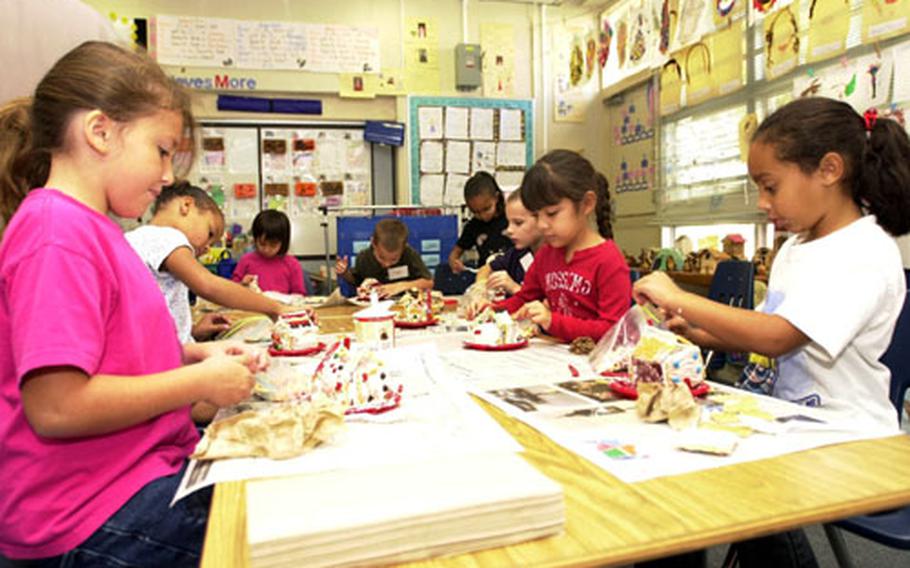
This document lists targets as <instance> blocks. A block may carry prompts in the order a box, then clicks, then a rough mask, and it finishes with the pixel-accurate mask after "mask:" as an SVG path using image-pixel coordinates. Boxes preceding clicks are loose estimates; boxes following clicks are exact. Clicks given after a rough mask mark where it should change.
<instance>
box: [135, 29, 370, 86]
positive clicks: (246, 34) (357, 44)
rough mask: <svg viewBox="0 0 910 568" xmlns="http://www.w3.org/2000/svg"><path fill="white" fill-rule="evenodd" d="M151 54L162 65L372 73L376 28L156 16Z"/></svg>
mask: <svg viewBox="0 0 910 568" xmlns="http://www.w3.org/2000/svg"><path fill="white" fill-rule="evenodd" d="M155 29H156V32H157V33H156V34H154V35H153V36H152V37H154V44H153V46H152V52H153V53H154V54H155V57H156V59H157V61H158V63H160V64H163V65H180V66H197V67H214V68H217V69H228V68H233V69H284V70H294V71H311V72H315V73H378V72H379V70H380V59H379V47H380V46H379V28H378V27H363V26H347V25H336V24H306V23H302V22H277V21H274V22H266V21H252V20H233V19H227V18H201V17H193V16H168V15H161V16H158V17H157V18H156V19H155Z"/></svg>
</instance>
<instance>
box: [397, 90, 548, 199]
mask: <svg viewBox="0 0 910 568" xmlns="http://www.w3.org/2000/svg"><path fill="white" fill-rule="evenodd" d="M428 106H438V107H446V106H457V107H466V108H489V109H506V110H508V109H517V110H520V111H522V114H523V118H524V143H525V165H526V167H531V164H532V163H533V162H534V101H532V100H529V99H477V98H466V97H408V132H409V143H408V160H409V161H410V168H411V204H412V205H416V204H418V203H420V159H419V155H420V123H419V119H418V112H419V109H420V107H428ZM430 205H435V204H430Z"/></svg>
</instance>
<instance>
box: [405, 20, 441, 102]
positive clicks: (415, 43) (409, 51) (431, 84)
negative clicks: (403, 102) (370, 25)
mask: <svg viewBox="0 0 910 568" xmlns="http://www.w3.org/2000/svg"><path fill="white" fill-rule="evenodd" d="M404 62H405V76H406V79H405V80H406V81H407V84H408V89H409V90H410V92H413V93H421V94H427V95H433V94H436V93H438V92H439V88H440V87H439V85H440V83H439V28H438V27H437V23H436V20H435V19H434V18H424V17H411V18H408V20H407V28H406V30H405V36H404Z"/></svg>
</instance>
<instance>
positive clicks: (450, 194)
mask: <svg viewBox="0 0 910 568" xmlns="http://www.w3.org/2000/svg"><path fill="white" fill-rule="evenodd" d="M467 181H468V176H466V175H463V174H447V175H446V193H445V198H444V203H445V204H446V205H461V204H462V203H464V184H465V183H467Z"/></svg>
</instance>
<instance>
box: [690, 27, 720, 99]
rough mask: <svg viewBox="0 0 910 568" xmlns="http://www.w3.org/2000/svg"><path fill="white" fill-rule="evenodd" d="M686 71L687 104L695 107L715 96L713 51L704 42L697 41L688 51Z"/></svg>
mask: <svg viewBox="0 0 910 568" xmlns="http://www.w3.org/2000/svg"><path fill="white" fill-rule="evenodd" d="M683 61H684V62H685V65H684V67H683V68H684V70H685V74H686V104H687V105H695V104H698V103H700V102H703V101H706V100H708V99H710V98H711V97H712V96H714V81H713V80H712V78H711V65H712V57H711V49H710V48H709V47H708V44H707V43H705V42H704V41H697V42H695V43H693V44H692V45H690V46H689V48H688V49H686V55H685V58H684V59H683Z"/></svg>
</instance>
